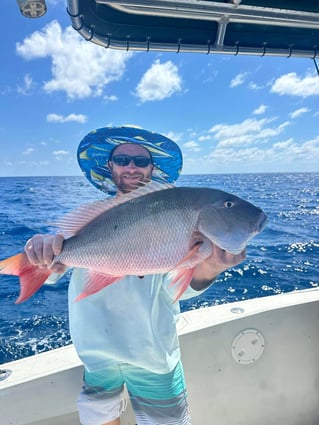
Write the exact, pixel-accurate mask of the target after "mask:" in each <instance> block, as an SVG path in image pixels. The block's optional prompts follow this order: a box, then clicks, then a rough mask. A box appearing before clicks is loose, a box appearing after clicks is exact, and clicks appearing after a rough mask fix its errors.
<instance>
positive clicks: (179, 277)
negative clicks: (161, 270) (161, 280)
mask: <svg viewBox="0 0 319 425" xmlns="http://www.w3.org/2000/svg"><path fill="white" fill-rule="evenodd" d="M194 270H195V267H193V268H188V269H179V270H176V271H175V270H172V271H171V272H170V273H171V274H172V275H173V276H174V277H173V279H172V281H171V283H170V286H173V285H177V290H176V293H175V298H174V300H173V302H174V303H175V302H176V301H178V300H179V299H180V297H181V296H182V295H183V293H184V292H185V291H186V289H187V288H188V286H189V285H190V283H191V281H192V279H193V274H194Z"/></svg>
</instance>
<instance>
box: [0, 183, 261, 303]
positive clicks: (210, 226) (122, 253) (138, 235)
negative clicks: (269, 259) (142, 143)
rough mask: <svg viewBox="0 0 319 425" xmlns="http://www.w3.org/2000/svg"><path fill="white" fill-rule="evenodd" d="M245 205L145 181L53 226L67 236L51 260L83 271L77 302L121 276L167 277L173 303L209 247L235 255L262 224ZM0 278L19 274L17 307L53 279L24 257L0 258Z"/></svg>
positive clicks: (217, 194) (214, 193)
mask: <svg viewBox="0 0 319 425" xmlns="http://www.w3.org/2000/svg"><path fill="white" fill-rule="evenodd" d="M265 223H266V215H265V214H264V212H263V211H262V210H261V209H260V208H257V207H255V206H254V205H252V204H251V203H249V202H247V201H245V200H243V199H240V198H238V197H236V196H234V195H232V194H229V193H226V192H223V191H221V190H217V189H209V188H192V187H174V186H171V185H162V184H159V183H154V182H152V183H149V184H147V185H146V186H144V187H141V188H139V189H137V190H134V191H133V192H130V193H128V194H125V195H122V196H120V197H118V198H114V199H112V200H107V199H106V200H103V201H97V202H94V203H91V204H88V205H84V206H82V207H80V208H79V209H77V210H75V211H74V212H72V213H69V214H67V215H66V216H64V217H63V218H62V219H61V220H60V222H59V223H57V224H58V226H59V227H60V231H61V232H62V233H63V235H64V237H65V241H64V244H63V249H62V251H61V253H60V254H59V255H57V256H55V258H54V261H53V263H56V262H59V263H62V264H64V265H66V266H68V267H81V268H86V269H88V271H87V284H86V286H85V288H84V291H83V292H82V294H81V295H80V296H79V297H78V299H81V298H84V297H85V296H87V295H90V294H93V293H95V292H97V291H99V290H100V289H103V288H104V287H106V286H108V285H110V284H111V283H114V282H116V281H117V280H119V279H121V278H122V277H123V276H125V275H137V276H143V275H147V274H154V273H167V272H171V273H172V274H173V276H174V277H173V280H172V283H173V284H176V285H177V286H176V288H177V291H176V298H175V299H178V298H179V297H180V296H181V295H182V293H183V292H184V291H185V289H186V288H187V286H188V285H189V284H190V282H191V280H192V276H193V272H194V268H195V267H196V265H197V264H198V263H199V262H201V261H203V260H204V259H205V258H207V257H209V255H210V254H211V253H212V244H215V245H217V246H218V247H220V248H222V249H224V250H226V251H229V252H231V253H233V254H238V253H240V252H241V251H242V250H243V249H244V248H245V246H246V244H247V241H248V240H249V239H250V238H252V237H253V236H254V235H256V234H257V233H259V232H260V231H261V230H262V229H263V228H264V226H265ZM0 273H1V274H12V275H16V276H19V277H20V296H19V298H18V299H17V301H16V302H17V303H20V302H22V301H25V300H26V299H28V298H29V297H30V296H31V295H33V294H34V292H36V291H37V290H38V289H39V288H40V287H41V286H42V284H43V283H44V282H45V281H46V279H47V278H48V277H49V275H50V274H51V272H50V270H49V269H43V268H39V267H37V266H34V265H32V264H30V263H29V261H28V260H27V256H26V255H25V253H21V254H17V255H15V256H13V257H10V258H7V259H5V260H3V261H0Z"/></svg>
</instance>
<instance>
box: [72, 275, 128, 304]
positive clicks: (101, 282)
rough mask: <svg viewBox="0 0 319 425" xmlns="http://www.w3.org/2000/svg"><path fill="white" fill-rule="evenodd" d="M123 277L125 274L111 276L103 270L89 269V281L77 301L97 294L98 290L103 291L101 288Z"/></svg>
mask: <svg viewBox="0 0 319 425" xmlns="http://www.w3.org/2000/svg"><path fill="white" fill-rule="evenodd" d="M122 277H123V276H111V275H108V274H103V273H101V272H96V271H94V270H88V271H87V282H86V284H85V286H84V288H83V291H82V292H81V294H80V295H78V296H77V297H76V299H75V302H77V301H80V300H82V299H83V298H86V297H88V296H89V295H92V294H95V293H96V292H98V291H101V289H104V288H106V287H107V286H109V285H111V284H112V283H115V282H117V281H118V280H120V279H122Z"/></svg>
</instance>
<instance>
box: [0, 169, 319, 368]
mask: <svg viewBox="0 0 319 425" xmlns="http://www.w3.org/2000/svg"><path fill="white" fill-rule="evenodd" d="M178 184H179V185H182V186H206V187H214V188H219V189H223V190H225V191H228V192H232V193H234V194H236V195H239V196H241V197H242V198H244V199H247V200H249V201H250V202H252V203H254V204H255V205H258V206H260V207H262V208H263V209H264V211H265V212H266V214H267V215H268V218H269V223H268V226H267V227H266V229H265V230H264V231H263V232H262V233H261V234H260V235H258V236H257V237H255V238H254V239H253V240H252V241H250V243H249V245H248V248H247V259H246V261H245V262H243V263H242V264H240V265H239V266H237V267H235V268H232V269H230V270H228V271H227V272H225V273H223V274H222V275H220V277H219V279H218V281H217V282H216V284H215V285H214V286H212V287H211V288H210V289H209V290H208V291H206V292H205V294H204V295H202V296H201V297H197V298H193V299H191V300H188V301H185V302H182V304H181V306H182V310H183V311H185V310H189V309H196V308H200V307H206V306H211V305H215V304H221V303H228V302H232V301H237V300H244V299H248V298H255V297H262V296H266V295H271V294H277V293H280V292H288V291H294V290H298V289H305V288H312V287H317V286H318V285H319V273H318V271H319V268H318V258H319V173H304V174H299V173H298V174H297V173H296V174H231V175H230V174H228V175H200V176H182V177H181V178H180V180H179V182H178ZM0 193H1V198H0V259H3V258H6V257H8V256H10V255H14V254H16V253H17V252H19V251H21V250H22V249H23V246H24V244H25V241H26V240H27V239H28V238H30V237H31V236H32V235H34V234H35V233H44V232H53V231H54V228H53V227H52V224H51V225H50V223H52V222H54V220H55V219H57V218H58V217H60V216H61V215H63V214H64V213H66V212H67V211H70V210H72V209H74V208H75V207H77V206H79V205H81V204H83V203H86V202H89V201H92V200H94V199H97V198H99V199H102V198H103V195H102V194H100V192H98V191H97V190H96V189H94V188H93V187H92V186H91V185H89V183H87V182H86V181H85V179H84V177H25V178H22V177H19V178H0ZM67 287H68V276H65V277H64V278H63V279H61V280H60V281H59V282H58V283H57V284H56V285H46V286H44V287H42V288H41V289H40V290H39V291H38V292H37V294H36V295H35V296H33V297H32V298H31V299H29V300H28V301H26V302H25V303H23V304H20V305H15V304H14V301H15V299H16V298H17V296H18V292H19V285H18V278H16V277H12V276H4V275H1V276H0V364H1V363H4V362H8V361H11V360H15V359H19V358H22V357H25V356H30V355H33V354H36V353H40V352H43V351H47V350H49V349H53V348H57V347H60V346H62V345H67V344H70V343H71V341H70V335H69V332H68V314H67ZM137 308H138V306H137Z"/></svg>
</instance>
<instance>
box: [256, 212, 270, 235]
mask: <svg viewBox="0 0 319 425" xmlns="http://www.w3.org/2000/svg"><path fill="white" fill-rule="evenodd" d="M267 222H268V218H267V216H266V214H265V213H264V212H262V214H261V215H260V217H259V220H258V222H257V225H256V231H257V233H259V232H261V231H262V230H263V229H264V228H265V226H266V224H267Z"/></svg>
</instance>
